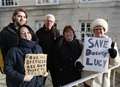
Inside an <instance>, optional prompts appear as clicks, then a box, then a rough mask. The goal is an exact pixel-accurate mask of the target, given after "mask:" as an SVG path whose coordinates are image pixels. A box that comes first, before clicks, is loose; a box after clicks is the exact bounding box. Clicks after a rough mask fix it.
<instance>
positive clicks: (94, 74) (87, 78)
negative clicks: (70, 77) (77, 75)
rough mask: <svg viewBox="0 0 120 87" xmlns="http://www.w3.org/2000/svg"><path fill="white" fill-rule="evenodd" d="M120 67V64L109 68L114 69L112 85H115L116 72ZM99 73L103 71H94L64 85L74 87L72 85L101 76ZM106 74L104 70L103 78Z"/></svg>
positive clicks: (113, 86)
mask: <svg viewBox="0 0 120 87" xmlns="http://www.w3.org/2000/svg"><path fill="white" fill-rule="evenodd" d="M118 67H120V64H118V65H114V66H110V68H109V70H112V71H113V76H112V78H111V79H112V84H111V85H112V86H111V87H115V74H116V68H118ZM99 74H101V73H93V74H91V75H89V76H86V77H84V78H81V79H79V80H77V81H74V82H71V83H69V84H66V85H64V86H62V87H72V86H76V85H79V84H81V83H83V82H85V81H88V80H90V79H94V78H95V77H97V76H99ZM104 74H105V73H104V72H103V78H104Z"/></svg>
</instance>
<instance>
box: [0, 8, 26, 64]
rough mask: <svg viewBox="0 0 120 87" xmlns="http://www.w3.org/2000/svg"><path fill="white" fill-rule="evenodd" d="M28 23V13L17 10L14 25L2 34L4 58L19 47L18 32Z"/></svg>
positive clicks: (1, 45) (0, 41) (0, 34)
mask: <svg viewBox="0 0 120 87" xmlns="http://www.w3.org/2000/svg"><path fill="white" fill-rule="evenodd" d="M26 23H27V13H26V11H25V10H24V9H21V8H19V9H16V10H15V11H14V13H13V16H12V23H10V24H8V25H7V26H6V27H4V28H3V30H2V31H1V32H0V47H1V49H2V53H3V56H4V62H5V56H6V55H7V52H8V50H9V49H10V48H11V47H14V46H17V39H18V38H17V31H18V28H19V26H21V25H24V24H26Z"/></svg>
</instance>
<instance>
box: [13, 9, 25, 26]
mask: <svg viewBox="0 0 120 87" xmlns="http://www.w3.org/2000/svg"><path fill="white" fill-rule="evenodd" d="M14 20H15V23H16V25H18V26H21V25H24V24H26V23H27V17H26V14H25V13H24V12H22V11H20V12H18V14H17V15H15V16H14Z"/></svg>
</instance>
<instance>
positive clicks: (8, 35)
mask: <svg viewBox="0 0 120 87" xmlns="http://www.w3.org/2000/svg"><path fill="white" fill-rule="evenodd" d="M17 39H18V38H17V29H16V27H15V25H14V24H13V23H10V24H9V25H8V26H6V27H4V28H3V30H2V31H1V32H0V47H1V48H2V52H3V55H4V58H5V56H6V55H7V52H8V50H9V49H10V48H11V47H14V46H17Z"/></svg>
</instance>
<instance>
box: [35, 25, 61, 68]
mask: <svg viewBox="0 0 120 87" xmlns="http://www.w3.org/2000/svg"><path fill="white" fill-rule="evenodd" d="M36 35H37V37H38V39H39V45H40V46H41V47H42V49H43V53H45V54H48V61H47V65H48V68H51V67H52V66H51V61H53V59H52V58H51V52H52V51H51V50H52V49H53V44H54V43H55V40H56V38H58V37H59V36H60V34H59V31H58V30H57V29H56V27H55V26H53V27H52V29H51V30H49V31H48V30H47V28H46V27H45V26H43V27H42V28H40V29H39V30H38V31H37V32H36Z"/></svg>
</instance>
